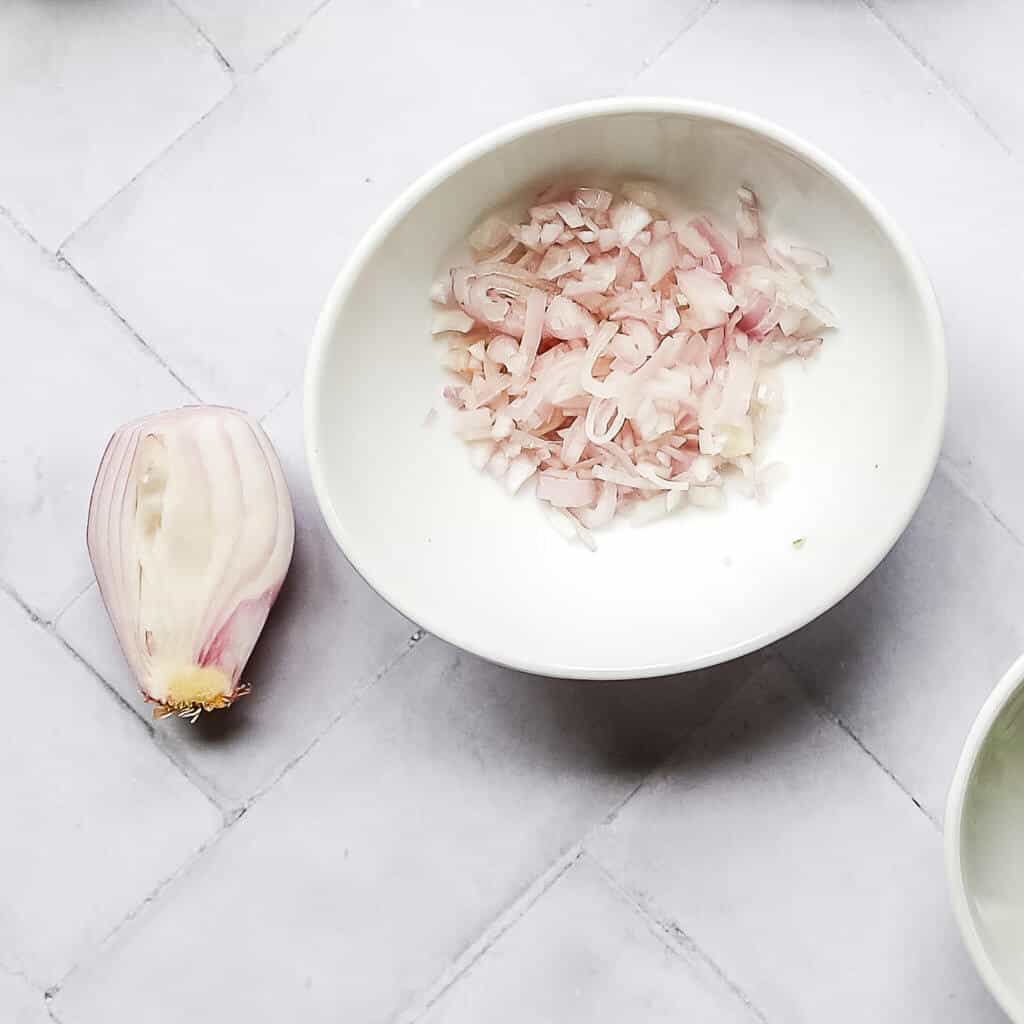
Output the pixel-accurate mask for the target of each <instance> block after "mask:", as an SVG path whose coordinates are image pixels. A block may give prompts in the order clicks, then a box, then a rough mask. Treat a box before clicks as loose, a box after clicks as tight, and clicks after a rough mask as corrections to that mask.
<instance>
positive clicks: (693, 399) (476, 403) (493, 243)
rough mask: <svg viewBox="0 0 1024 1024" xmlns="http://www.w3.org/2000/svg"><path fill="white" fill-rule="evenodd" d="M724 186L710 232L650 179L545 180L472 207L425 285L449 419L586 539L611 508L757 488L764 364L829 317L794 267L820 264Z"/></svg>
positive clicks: (766, 389) (481, 456) (480, 455)
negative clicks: (521, 208)
mask: <svg viewBox="0 0 1024 1024" xmlns="http://www.w3.org/2000/svg"><path fill="white" fill-rule="evenodd" d="M736 195H737V199H738V207H737V211H736V225H735V228H734V229H731V230H725V229H723V228H722V227H720V226H719V225H716V224H715V223H714V222H713V221H712V220H711V218H710V217H708V216H703V215H699V216H689V215H682V214H680V213H679V212H678V210H679V209H681V204H680V203H679V202H678V201H677V200H675V199H674V198H673V197H672V196H671V195H670V194H669V193H668V192H667V190H665V189H663V188H662V187H661V186H659V185H654V184H650V183H646V182H638V183H637V182H634V183H629V182H627V183H625V184H623V185H622V187H621V188H620V189H618V190H616V191H612V190H609V189H603V188H596V187H573V186H566V187H562V186H552V187H549V188H547V189H545V190H544V191H543V192H542V193H541V194H540V195H539V196H538V197H537V199H536V201H535V203H534V205H533V206H531V207H530V208H529V209H528V211H527V212H526V214H525V215H524V216H522V217H519V218H516V217H511V218H509V217H502V216H499V215H497V214H492V215H490V216H489V217H487V218H486V219H485V220H484V221H483V222H482V223H481V224H480V225H479V226H478V227H477V228H476V229H475V230H474V231H473V233H472V234H471V235H470V237H469V245H470V247H471V250H472V256H471V258H470V259H468V260H466V261H463V262H460V263H459V264H458V265H457V266H454V267H452V268H451V269H450V270H449V271H447V272H446V273H445V274H444V275H443V276H442V277H441V278H440V279H439V280H438V281H437V282H435V284H434V286H433V287H432V288H431V292H430V295H431V298H432V300H433V301H434V302H435V304H436V305H437V306H438V307H440V308H438V309H437V310H436V313H435V322H434V329H433V333H434V336H435V338H437V339H439V340H441V341H442V342H444V343H445V345H446V348H447V352H446V356H445V366H446V368H447V369H448V370H449V371H450V372H451V373H452V374H453V375H454V380H453V383H452V384H450V385H449V386H448V387H447V388H446V389H445V395H446V397H447V398H448V400H449V402H450V403H451V404H452V405H453V406H454V407H455V414H454V420H455V429H456V432H457V433H458V434H459V435H460V436H461V437H462V439H463V440H464V441H466V442H467V444H469V445H471V446H473V447H474V449H475V454H476V460H477V462H478V464H480V465H482V466H483V467H484V469H485V470H486V471H487V472H488V473H490V474H491V475H492V476H494V477H496V478H498V479H502V480H503V481H504V482H505V484H506V486H507V488H508V490H509V491H510V492H512V493H514V492H515V491H517V490H518V489H519V488H521V487H522V486H523V485H524V484H525V483H526V481H527V480H529V479H531V478H532V477H536V478H537V486H536V496H537V497H538V498H539V499H540V500H542V501H544V502H547V503H548V504H549V506H550V508H551V510H552V514H553V516H554V518H555V525H556V526H558V527H559V528H560V529H561V530H562V531H563V532H565V531H566V530H567V531H568V533H569V534H570V535H574V536H577V537H579V538H580V539H581V540H582V541H583V542H584V543H585V544H587V546H589V547H593V546H594V542H593V538H592V536H591V534H590V531H591V530H593V529H595V528H597V527H601V526H604V525H605V524H607V523H608V522H610V521H611V520H612V518H613V517H614V516H615V515H616V513H617V512H619V511H622V510H623V509H626V508H635V509H637V510H638V511H639V512H640V518H641V519H644V520H647V519H650V518H653V517H657V516H659V515H664V514H668V513H670V512H673V511H674V510H675V509H677V508H680V507H681V506H682V505H683V504H687V503H688V504H693V505H698V506H704V507H708V506H714V505H717V504H720V502H721V497H722V492H721V487H722V483H723V481H724V479H725V478H726V476H727V475H733V476H735V477H737V478H738V479H739V480H740V481H741V483H742V484H743V485H744V486H745V487H746V489H747V491H748V492H751V493H760V492H761V491H762V490H763V488H762V487H761V484H762V483H763V476H764V474H762V473H760V467H759V466H758V464H757V462H756V461H755V457H756V455H757V452H756V447H757V442H758V439H759V436H760V435H761V434H762V432H763V430H762V428H763V425H764V422H765V420H766V419H767V416H766V414H767V413H768V412H769V410H771V409H772V408H773V407H774V406H776V405H777V399H778V394H777V389H776V388H775V387H774V386H773V385H772V384H771V382H770V381H769V380H767V379H766V377H765V376H764V373H763V371H764V370H765V368H766V367H768V366H770V365H772V364H774V363H776V362H778V361H779V360H781V359H783V358H785V357H787V356H794V355H795V356H799V357H807V356H809V355H811V354H812V353H813V352H815V351H816V349H817V348H818V346H819V345H820V344H821V341H822V333H823V332H824V331H825V330H826V329H827V328H829V327H832V326H834V318H833V317H832V315H831V313H829V311H828V310H827V309H826V308H825V307H824V306H823V305H822V304H821V303H819V302H818V301H817V298H816V295H815V292H814V288H813V286H812V284H811V282H810V280H809V275H810V274H811V273H812V272H818V271H822V270H825V269H827V267H828V260H827V259H826V258H825V257H824V256H823V255H822V254H821V253H819V252H817V251H816V250H814V249H809V248H807V247H805V246H790V247H785V246H782V245H779V244H776V243H773V242H771V241H769V240H768V239H767V238H766V237H765V235H764V233H763V231H762V225H761V210H760V205H759V203H758V199H757V196H756V195H755V194H754V192H753V191H752V190H751V189H750V188H748V187H746V186H744V187H741V188H739V189H738V190H737V193H736Z"/></svg>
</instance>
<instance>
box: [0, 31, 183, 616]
mask: <svg viewBox="0 0 1024 1024" xmlns="http://www.w3.org/2000/svg"><path fill="white" fill-rule="evenodd" d="M3 17H4V15H3V14H0V19H2V18H3ZM0 163H2V161H0ZM0 173H2V171H0ZM0 266H2V267H3V273H0V352H2V353H3V356H4V362H5V365H6V366H7V367H8V368H9V369H10V375H9V376H8V377H7V381H8V386H7V388H6V389H5V393H4V401H3V402H2V403H0V436H2V437H3V442H2V447H0V476H2V477H3V485H2V487H0V581H2V582H4V583H7V584H8V585H9V586H12V587H13V588H14V589H15V590H16V591H17V592H18V594H19V595H20V597H21V598H22V599H23V600H24V601H26V602H28V604H29V605H31V606H32V608H33V610H34V611H35V612H36V613H37V614H39V615H41V616H43V617H44V618H51V617H52V616H53V615H55V614H56V613H57V611H58V610H59V609H61V608H62V607H63V606H64V605H66V604H67V603H68V602H69V601H70V600H71V599H72V598H73V597H74V596H75V595H76V594H78V593H79V592H80V591H81V590H82V589H83V588H84V587H85V586H86V585H87V584H88V582H89V580H90V579H91V578H92V570H91V567H90V565H89V560H88V556H87V554H86V550H85V521H86V517H87V515H88V508H89V493H90V491H91V490H92V483H93V479H94V477H95V474H96V469H97V467H98V466H99V463H100V457H101V456H102V454H103V449H104V447H105V446H106V443H107V440H108V439H109V437H110V435H111V434H112V433H113V431H114V430H115V429H116V428H117V427H118V426H120V424H122V423H124V422H126V421H127V420H129V419H133V418H134V417H136V416H140V415H143V414H145V413H147V412H151V411H155V410H157V409H160V408H166V407H168V406H175V405H180V404H181V403H182V402H184V401H188V394H187V392H185V390H184V389H183V388H182V387H181V386H180V385H178V384H177V382H176V381H175V380H174V379H173V378H172V377H171V376H170V375H169V374H168V373H167V371H166V370H165V369H164V368H163V367H161V366H160V365H159V364H158V363H157V362H156V361H155V360H154V359H153V358H152V356H151V355H150V354H149V353H147V352H145V351H144V350H143V349H142V348H141V346H140V345H139V343H138V342H137V341H136V339H135V338H133V337H132V335H131V334H130V332H129V331H127V330H126V329H125V327H124V326H123V325H122V324H121V323H120V322H119V321H118V320H117V318H116V317H115V316H114V315H113V314H112V313H111V312H110V311H109V310H108V309H106V308H105V307H104V306H103V305H102V303H101V302H100V301H99V300H98V299H97V298H96V296H95V295H93V294H92V293H91V292H90V291H89V290H88V289H87V288H86V287H85V286H83V285H82V284H81V282H80V281H78V279H77V278H76V277H75V276H74V274H72V273H71V272H70V271H69V270H67V269H65V268H62V267H60V266H58V264H57V263H56V262H55V260H54V259H53V257H51V256H48V255H47V254H45V253H44V252H42V251H41V250H40V249H39V248H38V247H37V246H36V245H34V244H33V243H32V242H30V241H29V240H28V239H26V238H25V237H24V235H22V234H20V233H19V232H18V231H17V230H16V229H15V228H14V227H13V226H12V225H11V223H10V221H8V220H7V218H5V217H3V216H2V215H0Z"/></svg>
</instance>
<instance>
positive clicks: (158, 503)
mask: <svg viewBox="0 0 1024 1024" xmlns="http://www.w3.org/2000/svg"><path fill="white" fill-rule="evenodd" d="M86 535H87V545H88V549H89V557H90V559H91V561H92V565H93V571H94V572H95V574H96V581H97V583H98V585H99V590H100V594H101V595H102V597H103V602H104V604H105V606H106V609H107V613H108V615H109V616H110V620H111V623H112V624H113V626H114V631H115V633H116V634H117V639H118V642H119V643H120V645H121V650H122V651H123V652H124V656H125V659H126V660H127V662H128V664H129V666H130V667H131V669H132V672H133V673H134V675H135V678H136V680H137V682H138V684H139V688H140V689H141V691H142V694H143V696H144V697H145V699H146V700H147V701H149V702H153V703H155V704H156V705H157V708H156V709H155V711H154V714H155V715H156V716H157V717H162V716H163V715H167V714H178V715H180V716H182V717H186V718H191V719H192V720H195V718H196V717H198V715H199V714H200V713H201V712H202V711H212V710H215V709H217V708H224V707H228V706H230V705H231V704H232V703H233V702H234V701H235V700H236V699H237V698H238V697H240V696H243V695H244V694H245V693H247V692H248V687H247V686H246V685H245V684H244V683H243V681H242V678H241V677H242V671H243V669H244V668H245V664H246V662H247V661H248V659H249V655H250V654H251V653H252V650H253V647H254V646H255V644H256V641H257V639H258V638H259V635H260V632H261V631H262V629H263V625H264V623H265V622H266V619H267V615H268V614H269V612H270V609H271V607H272V605H273V603H274V601H275V599H276V597H277V594H278V592H279V590H280V589H281V585H282V583H283V582H284V578H285V575H286V573H287V572H288V567H289V565H290V563H291V557H292V549H293V546H294V540H295V522H294V517H293V512H292V503H291V498H290V496H289V494H288V487H287V484H286V482H285V478H284V473H283V471H282V469H281V464H280V461H279V459H278V457H277V453H276V452H275V451H274V448H273V445H272V444H271V442H270V439H269V438H268V437H267V436H266V434H265V433H264V431H263V429H262V427H260V425H259V424H258V423H257V422H256V421H255V420H254V419H253V418H252V417H250V416H248V415H247V414H246V413H244V412H240V411H238V410H237V409H229V408H224V407H221V406H187V407H185V408H182V409H176V410H173V411H170V412H162V413H157V414H155V415H153V416H147V417H144V418H143V419H140V420H136V421H134V422H132V423H128V424H125V425H124V426H122V427H121V428H120V429H118V430H117V431H116V432H115V433H114V435H113V437H111V439H110V442H109V443H108V444H107V448H106V451H105V452H104V454H103V458H102V460H101V462H100V466H99V470H98V472H97V476H96V482H95V484H94V485H93V491H92V497H91V500H90V503H89V522H88V527H87V531H86Z"/></svg>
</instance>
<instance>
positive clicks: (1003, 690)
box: [945, 656, 1024, 1024]
mask: <svg viewBox="0 0 1024 1024" xmlns="http://www.w3.org/2000/svg"><path fill="white" fill-rule="evenodd" d="M945 837H946V868H947V874H948V877H949V887H950V893H951V895H952V899H953V910H954V913H955V914H956V919H957V922H958V923H959V925H960V931H961V932H962V933H963V937H964V942H965V943H966V945H967V949H968V950H969V951H970V954H971V956H972V957H973V959H974V963H975V965H976V966H977V968H978V972H979V973H980V974H981V976H982V978H983V979H984V981H985V984H986V985H988V988H989V991H991V993H992V994H993V995H994V996H995V997H996V999H997V1000H998V1002H999V1004H1000V1005H1001V1006H1002V1008H1003V1009H1004V1010H1005V1011H1006V1013H1007V1014H1008V1015H1009V1017H1010V1018H1011V1020H1014V1021H1016V1022H1017V1024H1024V656H1022V657H1020V658H1019V659H1018V660H1017V661H1016V662H1015V663H1014V665H1013V666H1012V667H1011V668H1010V670H1009V671H1008V672H1007V673H1006V675H1005V676H1003V678H1002V679H1001V680H1000V681H999V684H998V685H997V686H996V688H995V689H994V690H993V691H992V693H991V694H990V695H989V698H988V700H986V701H985V704H984V705H983V706H982V709H981V711H980V713H979V714H978V717H977V719H976V720H975V722H974V725H973V726H972V727H971V731H970V734H969V735H968V737H967V742H966V743H965V744H964V749H963V753H962V754H961V755H960V763H959V764H958V765H957V769H956V775H955V776H954V777H953V785H952V787H951V788H950V791H949V802H948V804H947V807H946V827H945Z"/></svg>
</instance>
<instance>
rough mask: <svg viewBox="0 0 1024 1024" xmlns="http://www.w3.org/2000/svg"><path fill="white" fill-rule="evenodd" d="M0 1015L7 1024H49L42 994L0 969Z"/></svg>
mask: <svg viewBox="0 0 1024 1024" xmlns="http://www.w3.org/2000/svg"><path fill="white" fill-rule="evenodd" d="M0 1014H2V1015H3V1019H4V1020H5V1021H7V1022H9V1024H50V1017H49V1014H47V1012H46V1007H45V1006H44V1004H43V994H42V993H41V992H36V991H35V990H34V989H33V988H32V986H31V985H29V984H28V982H26V981H25V980H24V979H22V978H19V977H17V976H16V975H13V974H8V973H7V972H6V971H5V970H4V969H3V968H2V967H0Z"/></svg>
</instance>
